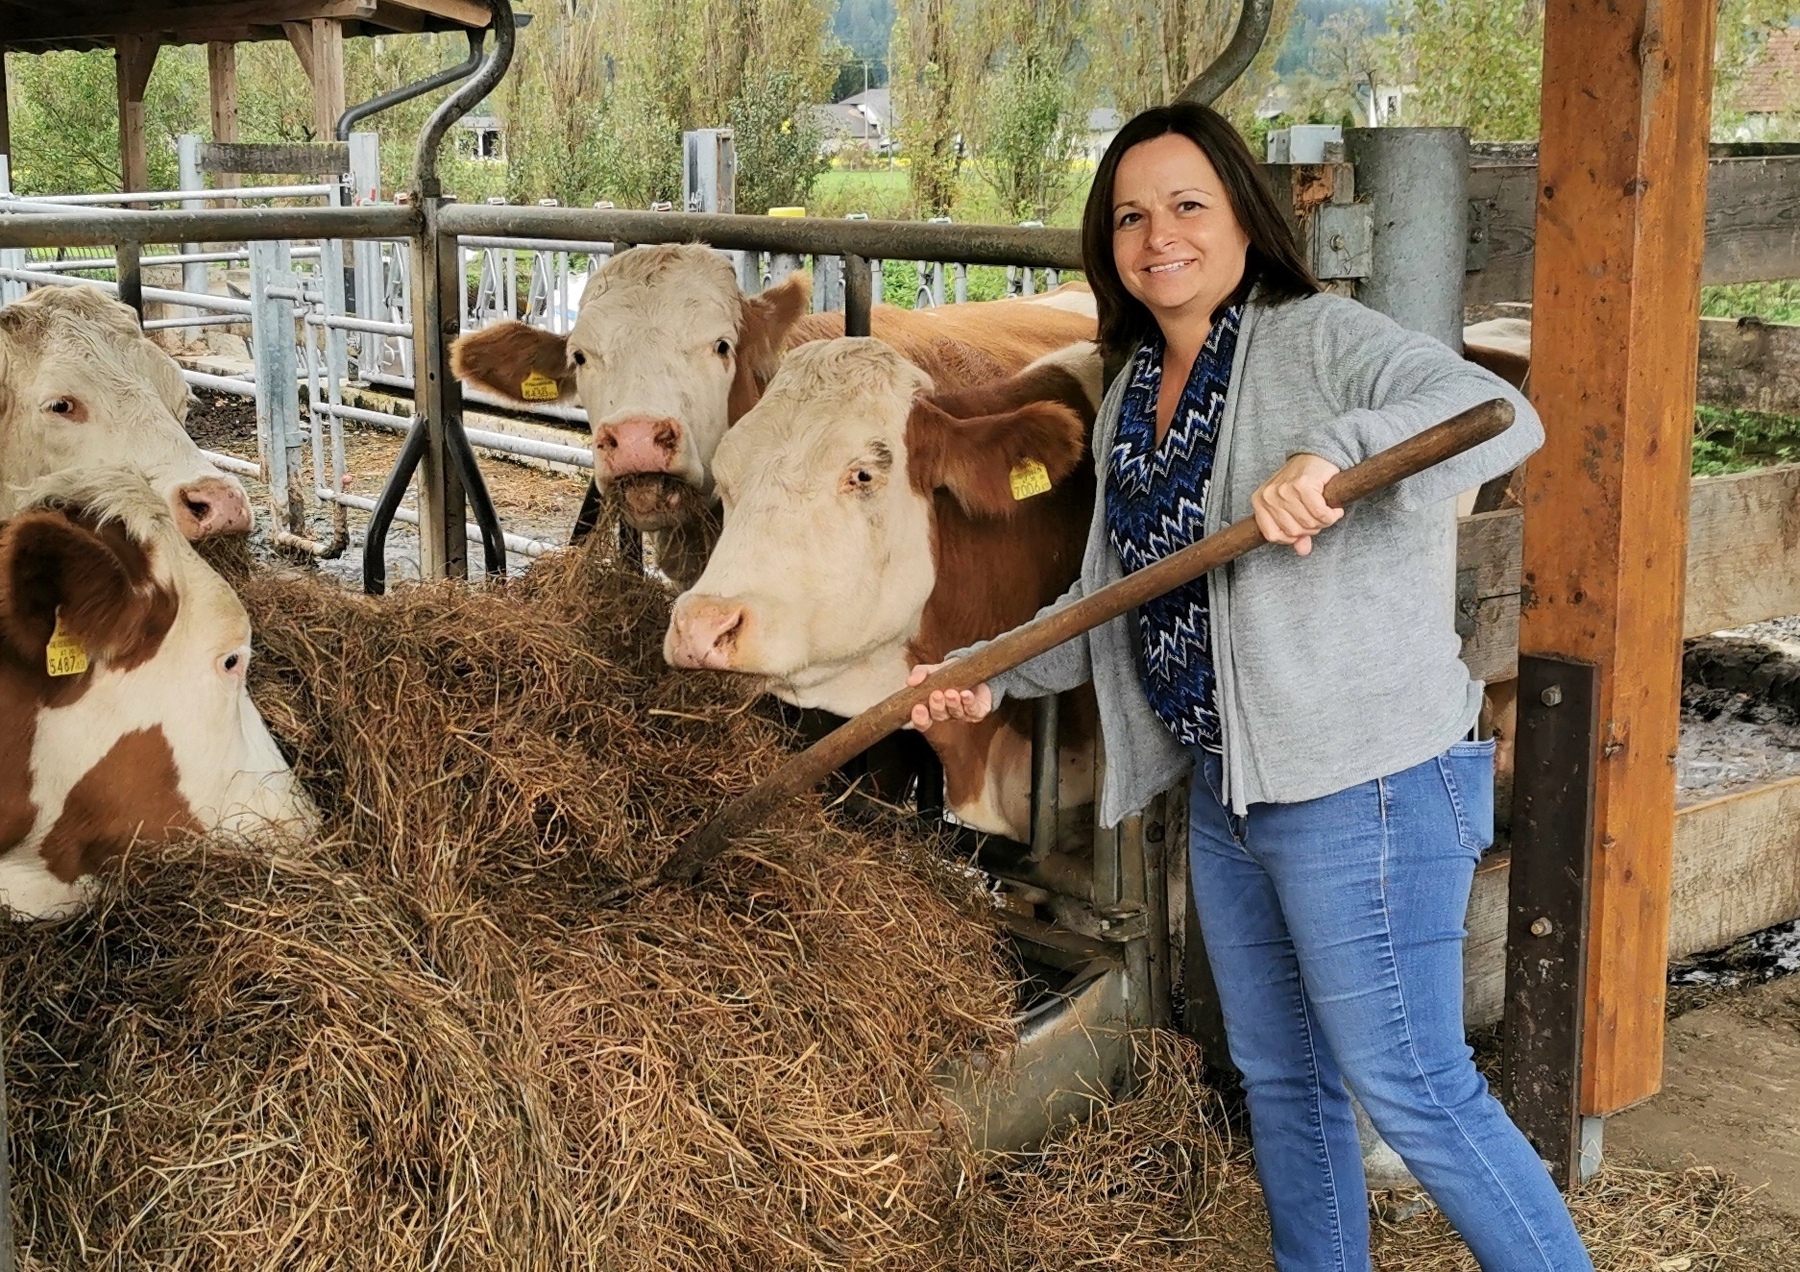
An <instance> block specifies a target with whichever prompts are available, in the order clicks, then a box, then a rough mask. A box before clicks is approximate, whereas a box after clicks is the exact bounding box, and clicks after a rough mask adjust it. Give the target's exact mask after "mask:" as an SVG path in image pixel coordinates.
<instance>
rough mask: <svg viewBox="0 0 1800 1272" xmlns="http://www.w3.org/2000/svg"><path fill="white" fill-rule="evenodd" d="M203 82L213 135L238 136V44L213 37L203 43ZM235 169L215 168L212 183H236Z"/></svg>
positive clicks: (224, 138) (221, 137) (227, 185)
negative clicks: (206, 42)
mask: <svg viewBox="0 0 1800 1272" xmlns="http://www.w3.org/2000/svg"><path fill="white" fill-rule="evenodd" d="M206 83H207V88H208V90H209V95H210V96H211V99H212V139H213V140H214V141H226V142H230V141H236V140H237V139H238V84H237V45H235V44H232V43H230V42H229V41H225V40H214V41H212V42H210V43H209V44H208V45H207V46H206ZM238 180H239V178H238V174H237V173H235V172H216V173H214V174H213V184H214V185H216V186H220V187H222V188H225V189H231V188H234V187H235V186H236V185H237V184H238Z"/></svg>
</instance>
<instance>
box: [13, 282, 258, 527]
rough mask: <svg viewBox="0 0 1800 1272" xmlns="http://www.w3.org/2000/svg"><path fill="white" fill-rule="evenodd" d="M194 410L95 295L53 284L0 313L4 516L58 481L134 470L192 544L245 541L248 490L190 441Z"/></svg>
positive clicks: (133, 331) (121, 317) (166, 365)
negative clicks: (85, 472) (240, 537)
mask: <svg viewBox="0 0 1800 1272" xmlns="http://www.w3.org/2000/svg"><path fill="white" fill-rule="evenodd" d="M187 408H188V390H187V385H186V383H184V382H183V380H182V378H181V370H180V368H179V367H177V366H176V365H175V363H174V361H173V360H172V359H171V358H170V357H169V356H168V354H166V353H164V352H163V351H162V350H161V349H158V348H157V347H156V346H155V345H154V344H152V343H151V342H150V340H148V339H147V338H146V337H145V336H144V334H143V333H142V332H141V331H139V330H138V326H137V317H136V315H135V314H133V313H132V311H131V309H130V308H129V307H128V306H125V305H122V304H120V303H118V302H117V301H115V300H111V299H109V298H107V297H106V296H104V295H102V294H101V293H100V292H99V291H97V290H96V289H94V288H92V287H46V288H43V289H41V290H39V291H36V292H32V293H31V294H30V295H28V296H26V297H25V299H23V300H21V301H19V302H17V303H15V304H13V305H9V306H7V307H6V308H5V309H0V517H3V516H5V515H7V514H8V513H10V512H12V511H13V510H14V509H16V508H19V507H21V506H22V505H21V504H20V502H19V499H20V492H21V491H22V490H23V489H24V488H25V487H27V486H29V485H31V484H32V483H33V482H35V481H37V480H39V479H40V478H43V477H46V476H48V475H49V474H51V473H54V472H59V471H61V470H63V469H70V468H80V469H87V468H98V467H103V466H107V465H117V464H128V465H130V466H131V467H133V468H135V469H137V470H139V471H140V472H142V473H143V474H144V475H145V476H146V477H147V478H148V479H149V481H150V484H151V485H152V486H153V487H154V488H155V489H156V492H157V494H159V495H160V496H161V497H162V498H163V499H164V501H166V502H167V503H168V505H169V508H170V511H171V513H172V514H173V516H174V518H175V523H176V524H177V525H178V526H179V527H180V528H181V531H182V532H183V533H184V534H185V535H187V537H188V538H190V539H201V538H206V537H209V536H212V535H227V534H247V533H249V530H250V524H251V516H250V502H249V500H248V499H247V498H245V496H244V489H243V486H242V485H240V484H239V482H238V480H237V478H235V477H233V476H231V475H229V474H227V473H224V472H221V471H220V470H219V469H218V468H216V467H215V466H214V465H213V464H212V463H211V462H210V461H208V460H207V459H206V458H205V457H204V456H202V455H201V453H200V448H199V447H197V446H195V445H194V443H193V441H192V439H190V438H189V437H188V435H187V432H186V430H185V429H184V428H183V427H182V421H183V420H184V419H186V417H187Z"/></svg>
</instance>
